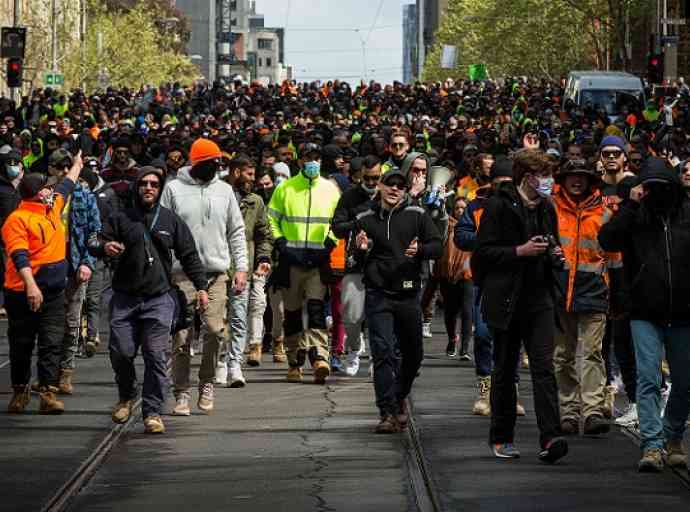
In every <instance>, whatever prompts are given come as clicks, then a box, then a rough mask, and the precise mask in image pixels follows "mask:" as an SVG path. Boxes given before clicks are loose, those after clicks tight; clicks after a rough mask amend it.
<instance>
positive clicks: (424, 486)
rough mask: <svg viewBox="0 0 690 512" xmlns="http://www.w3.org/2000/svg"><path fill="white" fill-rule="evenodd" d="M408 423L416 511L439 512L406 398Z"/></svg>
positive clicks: (438, 502) (410, 403) (410, 407)
mask: <svg viewBox="0 0 690 512" xmlns="http://www.w3.org/2000/svg"><path fill="white" fill-rule="evenodd" d="M407 411H408V417H409V420H408V424H407V441H408V450H407V452H408V453H407V465H408V469H409V471H410V480H411V481H412V489H413V491H414V498H415V502H416V504H417V510H418V512H441V511H442V508H441V502H440V500H439V499H438V493H437V491H436V486H435V485H434V482H433V480H432V478H431V470H430V469H429V466H428V464H427V462H426V459H425V458H424V450H423V449H422V442H421V440H420V439H419V430H418V429H417V425H416V423H415V420H414V408H413V406H412V399H411V398H409V397H408V398H407Z"/></svg>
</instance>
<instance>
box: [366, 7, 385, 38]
mask: <svg viewBox="0 0 690 512" xmlns="http://www.w3.org/2000/svg"><path fill="white" fill-rule="evenodd" d="M385 1H386V0H381V1H380V2H379V8H378V9H377V10H376V16H374V22H373V23H372V24H371V28H370V29H369V33H368V34H367V37H366V39H365V40H364V44H367V43H368V42H369V38H370V37H371V33H372V32H373V31H374V27H375V26H376V23H377V22H378V21H379V16H380V15H381V9H382V8H383V2H385Z"/></svg>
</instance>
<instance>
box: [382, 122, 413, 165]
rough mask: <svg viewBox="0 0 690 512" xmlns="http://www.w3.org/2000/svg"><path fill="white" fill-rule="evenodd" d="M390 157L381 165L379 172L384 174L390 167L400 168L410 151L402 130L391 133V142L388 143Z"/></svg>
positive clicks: (407, 139)
mask: <svg viewBox="0 0 690 512" xmlns="http://www.w3.org/2000/svg"><path fill="white" fill-rule="evenodd" d="M389 148H390V153H391V157H390V158H389V159H388V161H387V162H386V163H384V164H383V165H382V166H381V172H382V173H383V174H386V173H387V172H388V171H390V170H392V169H400V168H401V167H402V164H403V161H404V160H405V157H406V156H407V153H408V151H410V142H409V138H408V136H407V135H406V134H405V133H403V132H396V133H394V134H392V135H391V142H390V144H389Z"/></svg>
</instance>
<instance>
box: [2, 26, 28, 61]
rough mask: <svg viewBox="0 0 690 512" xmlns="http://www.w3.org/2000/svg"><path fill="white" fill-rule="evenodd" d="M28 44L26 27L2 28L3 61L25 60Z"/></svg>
mask: <svg viewBox="0 0 690 512" xmlns="http://www.w3.org/2000/svg"><path fill="white" fill-rule="evenodd" d="M25 44H26V29H25V28H24V27H2V34H1V35H0V57H2V58H3V59H23V58H24V46H25Z"/></svg>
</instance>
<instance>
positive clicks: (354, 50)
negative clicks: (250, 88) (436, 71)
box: [286, 48, 402, 54]
mask: <svg viewBox="0 0 690 512" xmlns="http://www.w3.org/2000/svg"><path fill="white" fill-rule="evenodd" d="M360 51H361V50H360V49H358V48H337V49H332V50H331V49H327V50H289V51H288V52H286V53H290V54H293V53H302V54H305V53H317V54H319V53H359V52H360ZM367 51H370V52H371V51H380V52H399V51H402V48H369V49H368V50H367Z"/></svg>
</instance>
